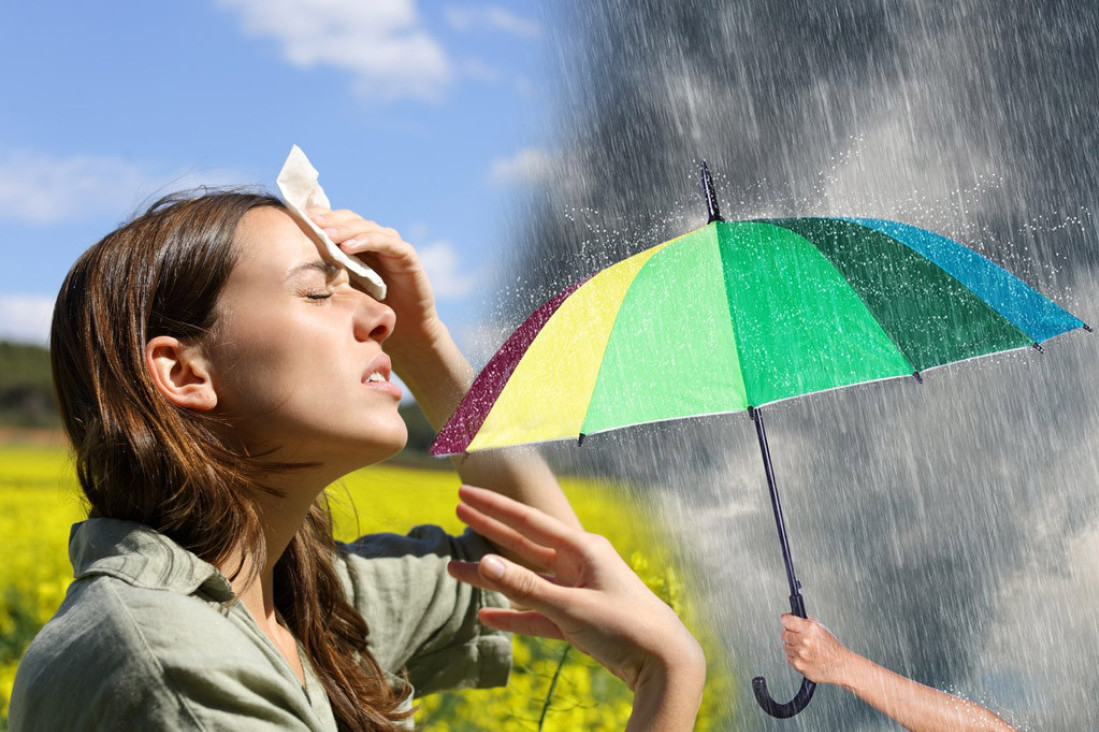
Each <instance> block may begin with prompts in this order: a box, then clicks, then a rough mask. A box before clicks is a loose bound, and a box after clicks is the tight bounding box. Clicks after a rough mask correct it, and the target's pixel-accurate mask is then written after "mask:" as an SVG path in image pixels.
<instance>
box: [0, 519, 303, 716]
mask: <svg viewBox="0 0 1099 732" xmlns="http://www.w3.org/2000/svg"><path fill="white" fill-rule="evenodd" d="M95 521H106V520H100V519H96V520H95ZM86 523H87V522H86ZM125 523H128V522H114V523H108V524H99V525H93V526H92V527H83V526H78V527H77V529H76V530H74V534H73V542H72V543H71V546H70V554H71V555H72V558H73V566H74V572H75V574H76V579H75V580H74V581H73V583H72V584H71V585H70V587H69V591H68V593H67V594H66V596H65V600H64V602H63V603H62V605H61V608H60V609H59V610H58V611H57V613H56V614H55V615H54V617H53V618H52V619H51V620H50V621H49V622H48V623H46V625H45V626H44V627H43V628H42V630H41V631H40V632H39V633H38V635H37V636H36V637H35V639H34V640H33V641H32V643H31V645H30V647H29V648H28V649H27V652H26V654H24V656H23V659H22V661H21V662H20V664H19V668H18V670H17V672H16V678H15V685H14V687H13V690H12V700H11V721H12V726H11V728H12V730H13V731H15V730H38V729H43V730H45V729H99V728H105V727H110V728H119V729H131V728H132V729H152V728H157V729H159V728H165V729H177V728H188V729H193V728H201V727H202V726H203V721H204V720H206V719H207V717H209V716H210V714H212V713H213V712H214V711H216V712H217V713H219V714H222V713H228V712H231V711H232V710H233V709H234V707H241V705H243V707H244V709H245V711H242V712H241V715H240V716H247V715H249V714H263V715H266V717H267V718H268V719H271V718H282V719H284V721H287V724H288V728H294V724H293V720H294V719H300V718H301V717H300V715H301V714H304V713H308V712H307V710H306V711H304V712H303V711H302V710H301V709H298V707H299V706H301V704H300V703H299V701H298V700H297V697H300V696H302V694H301V691H300V687H299V686H298V684H297V683H296V680H295V679H294V677H293V674H292V673H290V672H289V671H287V672H286V673H285V674H283V673H280V672H279V667H278V665H277V663H276V662H275V660H273V658H272V655H273V654H272V653H271V652H268V651H267V650H266V649H265V646H264V645H263V644H262V643H261V642H259V641H258V640H257V638H256V634H255V633H252V632H250V630H249V626H248V622H247V618H245V617H244V616H245V615H246V611H244V610H243V608H241V607H234V606H233V605H232V604H231V602H229V601H231V600H232V598H233V595H232V592H231V590H230V589H229V587H228V583H224V585H223V584H222V582H223V581H224V578H223V577H221V575H220V574H219V573H216V570H214V574H210V573H207V572H206V570H205V569H204V568H203V567H202V566H201V564H199V563H198V561H200V560H197V558H194V559H195V561H192V560H191V559H189V558H188V557H187V556H186V555H187V553H186V552H185V550H182V549H180V548H179V547H178V546H174V545H172V544H171V542H170V541H169V542H168V543H167V544H165V543H164V539H163V537H160V536H158V535H150V532H149V530H148V529H144V528H143V527H140V526H139V525H131V526H124V525H121V524H125ZM152 533H153V534H155V532H152ZM177 550H178V551H177ZM181 552H182V553H181ZM191 557H193V555H191ZM206 566H207V567H208V566H209V565H206ZM211 569H212V568H211ZM217 578H220V580H221V581H218V579H217ZM276 660H277V659H276ZM269 707H278V708H281V711H279V710H276V711H274V712H272V711H271V709H269ZM212 710H213V711H212ZM242 729H251V727H247V726H245V727H242Z"/></svg>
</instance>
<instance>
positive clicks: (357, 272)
mask: <svg viewBox="0 0 1099 732" xmlns="http://www.w3.org/2000/svg"><path fill="white" fill-rule="evenodd" d="M319 177H320V174H319V173H318V172H317V169H316V168H314V167H313V165H312V164H311V163H310V162H309V158H307V157H305V153H304V152H302V150H301V148H300V147H298V146H297V145H294V146H293V147H292V148H290V154H289V155H288V156H286V162H285V163H283V165H282V170H280V171H279V177H278V180H277V181H276V183H277V184H278V187H279V192H280V193H282V199H283V201H285V202H286V206H287V207H288V208H289V209H290V212H291V213H292V214H293V215H294V218H296V219H297V220H298V221H301V222H302V223H303V224H305V225H306V226H308V227H309V228H310V229H311V230H312V231H313V233H314V234H316V235H317V238H318V239H320V240H321V242H323V243H324V247H325V249H326V250H327V252H328V255H329V256H330V257H332V259H334V260H336V261H337V262H339V263H340V264H342V265H343V266H344V267H346V268H347V272H348V274H350V276H351V279H352V280H354V281H355V283H356V284H358V285H360V286H361V287H362V288H363V290H365V291H366V293H367V294H368V295H370V296H371V297H373V298H374V299H375V300H384V299H385V282H383V281H382V278H381V277H379V276H378V273H377V272H375V271H374V270H372V269H370V267H367V266H366V265H365V264H363V261H362V260H361V259H359V258H358V257H356V256H354V255H351V254H348V253H346V252H345V251H343V250H342V249H340V248H339V247H338V246H336V243H335V242H334V241H332V240H331V239H330V238H329V237H328V234H325V233H324V231H323V230H322V229H321V228H320V227H318V226H317V225H316V224H314V223H313V221H312V220H311V219H310V218H309V217H308V216H307V215H306V214H305V212H306V210H308V209H310V208H332V206H331V204H330V203H329V202H328V196H326V195H324V189H323V188H321V186H320V184H319V183H318V182H317V180H318V178H319Z"/></svg>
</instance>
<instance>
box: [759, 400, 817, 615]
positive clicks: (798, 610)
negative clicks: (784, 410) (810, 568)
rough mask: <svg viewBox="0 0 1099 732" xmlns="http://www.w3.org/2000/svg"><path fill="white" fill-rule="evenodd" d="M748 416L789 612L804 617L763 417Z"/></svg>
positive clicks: (803, 608)
mask: <svg viewBox="0 0 1099 732" xmlns="http://www.w3.org/2000/svg"><path fill="white" fill-rule="evenodd" d="M748 415H749V416H750V417H751V418H752V421H753V422H755V424H756V436H757V437H758V438H759V450H760V453H761V454H762V455H763V469H764V471H765V472H766V473H767V489H768V490H769V491H770V492H771V509H772V510H773V511H774V514H775V526H776V527H777V528H778V540H779V543H780V544H782V560H783V562H785V563H786V579H787V580H788V581H789V583H790V611H791V612H793V613H794V614H795V615H797V616H799V617H802V618H804V617H806V613H805V601H804V600H803V599H802V597H801V583H800V582H798V577H797V574H795V573H794V560H793V558H792V557H791V556H790V541H789V539H787V537H786V521H785V520H784V519H783V517H782V502H781V501H779V498H778V486H777V485H776V484H775V471H774V468H772V467H771V450H770V448H768V446H767V430H766V429H765V428H764V426H763V415H762V414H761V413H760V411H759V410H758V409H755V408H752V407H749V409H748Z"/></svg>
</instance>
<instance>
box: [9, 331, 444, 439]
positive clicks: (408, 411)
mask: <svg viewBox="0 0 1099 732" xmlns="http://www.w3.org/2000/svg"><path fill="white" fill-rule="evenodd" d="M400 412H401V416H402V417H404V420H405V423H406V424H407V425H408V446H407V447H406V448H405V450H404V452H403V453H402V457H404V458H405V459H417V460H418V459H419V458H420V457H421V456H423V457H426V453H427V448H428V446H430V445H431V441H432V440H434V439H435V432H434V430H432V429H431V425H430V424H428V421H427V418H426V417H424V413H423V411H422V410H421V409H420V407H419V406H417V405H416V404H415V403H414V402H412V403H408V404H403V405H401V408H400ZM60 426H61V423H60V421H59V419H58V416H57V406H56V403H55V402H54V398H53V377H52V376H51V375H50V353H49V351H48V350H47V349H45V348H42V347H41V346H31V345H24V344H20V343H8V342H6V341H0V427H23V428H39V429H40V428H59V427H60Z"/></svg>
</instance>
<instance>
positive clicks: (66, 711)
mask: <svg viewBox="0 0 1099 732" xmlns="http://www.w3.org/2000/svg"><path fill="white" fill-rule="evenodd" d="M158 594H161V595H162V594H166V593H155V592H154V591H152V590H147V589H146V590H138V591H136V592H135V591H134V588H133V587H132V586H129V585H126V583H124V582H123V581H121V580H119V579H116V578H113V577H110V576H106V575H104V576H98V577H95V578H87V579H81V580H76V581H74V582H73V584H72V585H71V586H70V588H69V592H68V594H67V595H66V597H65V601H64V603H62V605H61V608H60V609H59V610H58V611H57V614H56V615H54V617H53V618H52V619H51V620H50V621H49V622H48V623H46V625H45V626H44V627H43V628H42V630H41V631H39V633H38V635H37V636H35V638H34V640H33V641H32V642H31V644H30V646H29V647H28V649H27V651H26V653H25V654H24V655H23V658H22V660H21V661H20V663H19V668H18V669H17V671H16V676H15V684H14V687H13V689H12V699H11V725H12V729H13V730H22V729H28V730H29V729H62V728H65V729H80V728H83V727H84V726H85V725H88V726H89V727H94V726H95V724H97V723H86V722H82V721H81V720H86V719H87V720H94V719H98V720H99V722H98V724H102V723H105V722H106V720H107V719H109V718H110V717H107V716H104V715H107V714H111V715H114V714H120V715H122V716H123V717H124V716H125V714H126V710H128V709H133V708H142V707H143V708H146V709H147V710H148V713H149V714H157V715H162V714H163V713H164V711H165V710H164V707H165V706H168V707H170V708H171V709H170V711H171V712H172V716H178V715H180V714H183V715H184V717H183V718H182V719H180V720H179V721H180V723H181V724H185V723H187V722H188V719H187V718H186V710H185V709H183V708H181V707H180V706H179V704H178V701H177V700H175V699H173V695H172V694H171V693H170V692H169V690H168V689H166V688H165V684H164V681H165V680H164V676H163V672H162V667H161V659H160V658H158V656H157V653H156V651H155V650H154V649H155V648H156V647H157V646H158V645H161V644H160V643H157V642H156V636H158V635H164V634H165V633H169V632H171V631H170V630H169V629H170V628H171V627H172V624H173V615H178V612H177V608H175V607H174V606H175V604H176V603H175V601H172V600H170V599H169V598H167V597H157V595H158ZM157 618H159V619H160V620H159V622H162V623H164V625H159V627H158V620H157ZM150 641H152V642H150Z"/></svg>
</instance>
